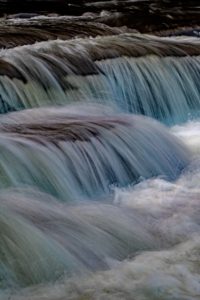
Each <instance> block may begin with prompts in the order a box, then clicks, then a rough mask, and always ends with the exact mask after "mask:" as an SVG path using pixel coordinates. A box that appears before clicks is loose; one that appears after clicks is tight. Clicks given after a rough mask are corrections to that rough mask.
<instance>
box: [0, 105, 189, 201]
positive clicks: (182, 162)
mask: <svg viewBox="0 0 200 300" xmlns="http://www.w3.org/2000/svg"><path fill="white" fill-rule="evenodd" d="M93 108H94V107H93ZM88 109H89V108H88ZM76 110H80V111H81V107H79V106H76V107H74V108H73V107H72V109H68V108H67V107H66V108H64V107H62V108H58V109H55V108H54V109H49V108H47V109H45V108H43V109H35V110H34V109H32V110H27V111H25V112H23V111H22V112H17V113H11V114H8V115H7V116H4V117H2V118H1V120H0V152H1V156H0V178H1V181H0V186H1V187H2V188H5V187H9V186H16V187H18V186H24V185H29V186H36V187H38V188H40V189H41V190H43V191H46V192H50V193H52V194H53V195H54V196H57V197H58V198H60V199H68V200H74V199H77V198H80V197H81V198H82V199H83V198H84V197H86V198H88V197H89V198H94V197H97V198H98V197H101V196H102V195H103V194H106V193H108V192H109V191H110V189H111V187H112V185H114V186H121V187H122V186H126V185H128V184H133V183H136V182H138V180H142V179H145V178H149V177H152V176H157V175H161V176H165V178H167V179H169V180H171V179H175V178H176V177H177V175H179V173H180V171H181V170H183V168H184V167H186V166H187V163H188V161H189V160H188V151H187V150H186V149H185V148H184V146H183V145H182V144H181V143H180V141H178V140H176V139H175V138H174V137H173V136H172V135H170V134H169V133H168V132H167V130H166V129H165V128H164V127H163V126H162V125H161V124H159V123H158V122H156V121H154V120H150V119H148V118H145V117H142V116H131V115H126V114H116V115H115V114H111V115H109V114H107V115H106V114H104V115H102V114H101V113H100V112H98V109H97V112H96V115H95V113H94V112H93V114H89V112H88V115H86V114H85V113H83V114H81V113H80V112H79V113H76ZM93 111H95V109H93Z"/></svg>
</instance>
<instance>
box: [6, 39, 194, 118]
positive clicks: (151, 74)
mask: <svg viewBox="0 0 200 300" xmlns="http://www.w3.org/2000/svg"><path fill="white" fill-rule="evenodd" d="M199 54H200V41H199V40H198V39H193V38H171V39H169V38H158V37H151V36H141V35H133V34H124V35H123V34H122V35H119V36H113V37H104V38H96V39H77V40H72V41H67V42H66V41H53V42H52V41H51V42H44V43H38V44H36V45H34V46H24V47H18V48H14V49H10V50H2V51H1V53H0V66H1V72H0V96H1V108H0V111H1V112H2V113H4V112H7V111H12V110H20V109H23V108H30V107H38V106H44V105H52V104H57V105H58V104H59V105H61V104H66V103H72V102H76V101H82V102H88V101H89V102H91V101H95V102H98V103H104V104H111V105H114V106H116V107H118V108H119V109H120V110H121V111H123V112H131V113H137V114H144V115H147V116H150V117H153V118H156V119H159V120H161V121H163V122H165V123H167V124H173V123H177V122H183V121H185V120H187V119H188V117H191V116H199V111H200V102H199V99H200V88H199V84H198V82H199V80H198V74H199V70H200V60H199ZM188 55H190V56H188ZM192 55H193V56H192Z"/></svg>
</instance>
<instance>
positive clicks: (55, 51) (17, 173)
mask: <svg viewBox="0 0 200 300" xmlns="http://www.w3.org/2000/svg"><path fill="white" fill-rule="evenodd" d="M199 54H200V44H199V40H198V39H193V38H183V37H176V38H158V37H153V36H146V35H135V34H122V35H118V36H113V37H112V36H110V37H109V36H108V37H97V38H95V39H92V38H88V39H74V40H70V41H61V40H56V41H48V42H43V43H36V44H35V45H33V46H30V45H27V46H23V47H16V48H13V49H9V50H1V52H0V104H1V108H0V110H1V117H0V189H1V190H0V299H2V300H10V299H12V300H25V299H30V300H46V299H48V300H64V299H67V300H89V299H90V300H93V299H96V300H101V299H102V300H103V299H106V300H109V299H110V300H111V299H112V300H117V299H119V300H129V299H130V300H132V299H136V300H151V299H152V300H157V299H158V300H160V299H164V300H190V299H191V300H193V299H199V298H200V268H199V251H200V239H199V233H200V218H199V215H200V202H199V200H200V139H199V136H200V135H199V134H200V119H199V103H200V102H199V99H200V97H199V96H200V95H199V91H200V88H199V66H200V64H199ZM162 123H164V124H165V125H164V124H162ZM166 125H167V126H168V127H166Z"/></svg>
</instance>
